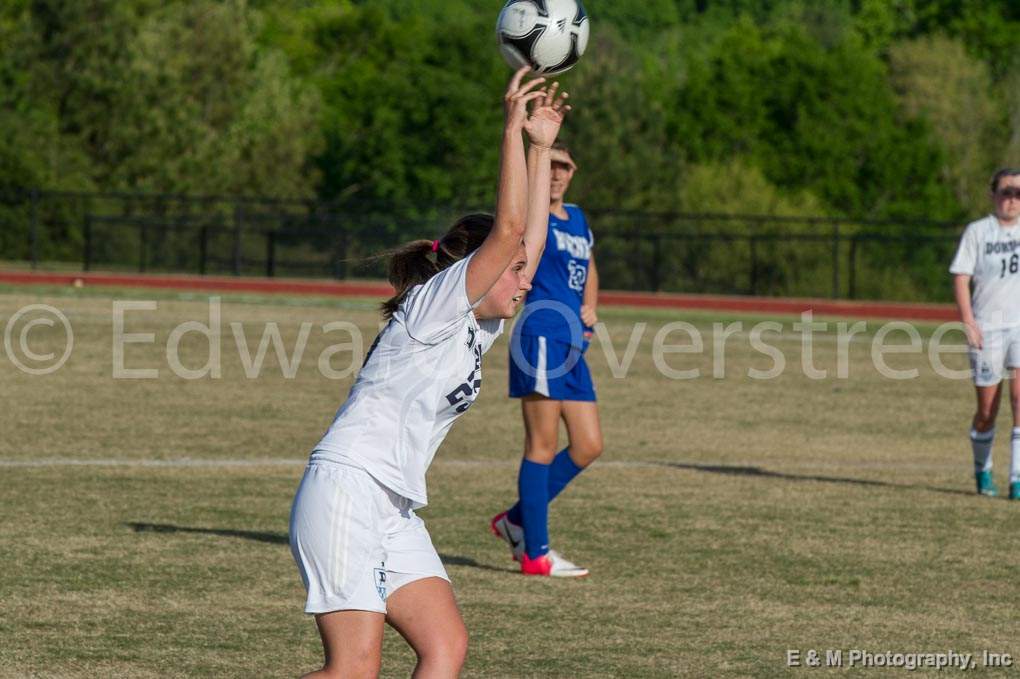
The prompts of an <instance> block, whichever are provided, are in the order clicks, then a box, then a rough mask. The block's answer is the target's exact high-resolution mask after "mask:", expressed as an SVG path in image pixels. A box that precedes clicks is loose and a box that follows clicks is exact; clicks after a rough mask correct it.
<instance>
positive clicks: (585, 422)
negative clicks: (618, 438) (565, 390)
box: [561, 401, 602, 467]
mask: <svg viewBox="0 0 1020 679" xmlns="http://www.w3.org/2000/svg"><path fill="white" fill-rule="evenodd" d="M561 412H562V414H563V421H564V422H565V423H566V425H567V435H568V436H570V459H571V460H573V461H574V464H576V465H577V466H578V467H587V466H588V465H590V464H591V463H592V462H594V461H595V460H597V459H598V457H599V455H601V454H602V425H601V424H600V423H599V408H598V405H596V403H595V402H594V401H563V407H562V411H561Z"/></svg>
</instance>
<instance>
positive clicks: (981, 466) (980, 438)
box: [970, 427, 1017, 474]
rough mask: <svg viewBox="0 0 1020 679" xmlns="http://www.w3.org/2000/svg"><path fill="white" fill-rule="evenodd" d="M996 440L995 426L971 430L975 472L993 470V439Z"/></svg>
mask: <svg viewBox="0 0 1020 679" xmlns="http://www.w3.org/2000/svg"><path fill="white" fill-rule="evenodd" d="M1013 431H1014V432H1016V431H1017V430H1016V429H1014V430H1013ZM1015 435H1016V434H1015V433H1014V436H1015ZM994 440H995V427H992V428H991V429H989V430H988V431H977V430H976V429H971V430H970V446H971V448H972V449H973V450H974V473H975V474H977V473H978V472H988V471H991V470H992V441H994Z"/></svg>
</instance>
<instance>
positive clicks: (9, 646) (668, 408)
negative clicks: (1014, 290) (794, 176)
mask: <svg viewBox="0 0 1020 679" xmlns="http://www.w3.org/2000/svg"><path fill="white" fill-rule="evenodd" d="M114 299H119V300H153V301H155V302H156V303H157V304H158V309H157V310H155V311H132V312H129V313H128V314H127V321H126V329H127V332H132V333H153V334H154V335H155V342H154V343H151V344H143V343H134V344H129V345H127V346H126V348H125V351H124V355H125V364H126V366H127V367H129V368H150V369H151V368H154V369H157V370H158V371H159V377H158V378H156V379H136V380H126V379H114V378H113V377H112V373H113V365H114V361H113V330H112V313H111V309H112V303H113V300H114ZM33 303H45V304H49V305H52V306H53V307H56V308H57V309H59V310H60V311H61V312H62V313H63V314H65V315H66V316H67V318H68V319H69V321H70V323H71V325H72V327H73V332H74V348H73V352H72V353H71V356H70V358H69V360H68V361H67V363H66V364H65V365H64V366H63V367H62V368H61V369H60V370H58V371H56V372H54V373H52V374H48V375H28V374H25V373H23V372H22V371H20V370H18V369H17V368H16V367H15V366H14V364H13V363H12V362H11V360H10V356H9V355H8V354H7V353H6V352H4V353H2V354H0V355H2V358H0V385H2V392H3V396H4V398H3V407H2V411H0V431H2V433H3V435H2V436H0V479H2V484H0V488H2V490H0V512H2V514H3V521H2V522H0V545H2V546H0V676H2V677H287V676H296V675H298V674H300V673H301V672H303V671H309V670H311V669H314V668H315V667H317V665H318V663H319V662H320V660H321V655H320V653H321V651H320V645H319V640H318V636H317V634H316V632H315V627H314V624H313V622H312V620H311V619H310V618H307V617H306V616H304V615H303V614H302V612H301V610H302V605H303V596H304V593H303V590H302V587H301V583H300V580H299V578H298V574H297V570H296V568H295V566H294V564H293V562H292V560H291V556H290V552H289V549H288V547H287V520H288V512H289V508H290V502H291V500H292V498H293V493H294V491H295V489H296V485H297V482H298V479H299V478H300V475H301V473H302V468H303V465H302V460H303V458H305V457H306V456H307V454H308V452H309V450H310V447H311V446H312V445H313V444H314V443H315V442H316V441H317V440H318V438H319V436H320V435H321V434H322V432H323V431H324V429H325V427H326V426H327V425H328V424H329V422H330V421H331V418H332V416H333V413H334V411H335V409H336V407H337V406H338V404H339V403H340V402H341V401H342V400H343V398H344V397H345V395H346V393H347V389H348V387H349V385H350V382H351V380H350V379H349V378H348V379H342V380H336V379H327V378H326V377H324V376H323V375H322V374H321V373H320V370H319V368H318V367H317V362H318V359H319V356H320V354H321V353H322V352H323V351H324V350H325V349H326V348H327V347H328V346H329V345H331V344H332V343H334V342H342V341H345V340H348V339H349V338H348V337H346V336H345V335H344V334H343V333H336V334H335V335H327V334H325V333H323V332H322V331H321V328H322V325H323V324H324V323H327V322H330V321H336V320H346V321H351V322H354V323H356V324H357V325H358V326H359V327H360V328H361V329H362V330H363V331H364V336H365V345H364V348H367V345H368V344H369V343H370V342H371V340H372V338H373V337H374V335H375V330H376V328H377V325H378V317H377V314H376V313H375V311H374V310H373V305H372V303H370V302H367V301H356V300H355V301H338V300H320V299H299V298H268V297H263V298H258V297H238V296H234V297H224V298H223V304H222V315H223V319H222V321H223V328H224V336H223V337H222V338H221V342H220V346H221V351H222V375H221V377H220V378H218V379H211V378H204V379H197V380H186V379H182V378H180V377H178V376H176V375H175V374H174V373H173V372H172V370H171V368H170V365H169V364H168V362H167V359H166V357H165V355H164V346H165V343H166V340H167V337H168V336H169V334H170V332H171V330H172V329H173V328H174V327H176V326H178V325H179V324H181V323H183V322H186V321H199V322H208V313H209V312H208V304H207V302H206V301H205V298H203V297H201V296H198V295H193V294H192V295H180V294H175V293H157V292H153V291H121V292H117V293H114V292H111V291H99V290H89V289H85V290H62V289H17V288H2V289H0V330H2V329H3V328H4V327H6V326H10V325H11V323H10V322H9V321H10V318H11V317H12V315H13V314H14V313H15V312H16V311H18V310H19V309H21V308H22V307H24V306H25V305H28V304H33ZM601 315H602V319H603V321H604V322H605V323H606V327H607V329H608V331H609V336H610V337H611V338H612V340H613V344H614V349H615V352H616V355H617V358H619V357H620V356H621V355H622V354H623V351H624V348H625V346H626V344H627V341H628V338H629V337H630V336H631V333H632V330H633V327H634V324H635V323H636V322H642V323H645V324H647V328H646V330H645V332H644V334H643V337H642V339H641V341H640V344H639V345H638V348H637V351H636V353H635V354H634V358H633V363H632V365H631V367H630V370H629V371H628V373H627V376H626V377H623V378H615V377H613V376H612V374H611V372H610V367H609V366H610V361H609V360H608V359H607V358H606V357H605V355H604V353H603V351H602V349H601V345H599V344H596V345H593V347H592V349H591V350H590V351H589V361H590V364H591V366H592V369H593V372H594V374H595V378H596V382H597V385H598V387H599V398H600V404H601V413H602V419H603V427H604V432H605V439H606V450H605V454H604V457H603V459H602V460H601V461H600V462H599V463H598V464H597V465H596V466H595V467H593V468H592V469H591V470H589V471H588V472H586V473H585V474H583V475H582V476H581V477H580V478H579V479H578V480H577V481H576V482H575V484H574V485H573V486H572V487H571V488H569V489H568V491H567V492H566V493H565V494H564V495H563V496H562V497H561V498H560V499H558V500H557V501H556V502H555V503H554V505H553V508H552V512H551V535H552V542H553V545H554V547H557V548H559V549H560V550H561V551H563V552H564V553H565V554H566V555H567V556H568V557H569V558H571V559H572V560H575V561H577V562H578V563H580V564H582V565H585V566H587V567H589V568H590V569H591V571H592V576H591V577H589V578H587V579H584V580H581V581H567V582H562V581H548V580H541V579H523V578H522V577H521V576H519V575H517V574H516V573H515V571H514V569H513V568H512V566H513V565H514V564H513V563H512V562H511V561H510V559H509V555H508V553H507V552H506V551H505V550H504V548H503V547H502V545H501V544H500V543H498V542H497V541H496V540H495V539H494V538H493V537H492V536H490V535H489V534H488V532H487V521H488V518H489V517H490V516H491V515H493V514H494V513H496V512H497V511H500V510H501V509H503V508H505V507H506V506H507V505H508V503H509V501H510V499H511V494H512V492H513V489H514V488H515V477H516V464H517V460H518V457H519V454H520V449H521V441H522V427H521V422H520V416H519V410H518V405H517V403H516V402H512V401H509V400H508V399H507V398H506V396H505V394H506V363H507V351H506V340H505V339H504V340H501V342H500V343H499V344H497V346H496V347H495V348H494V349H493V351H491V352H490V354H489V355H488V356H487V359H486V363H485V365H484V388H483V390H482V395H481V397H480V399H479V401H478V402H477V403H476V404H475V406H474V407H473V408H472V409H471V411H470V412H469V413H468V414H467V415H466V416H465V417H463V418H462V419H461V420H459V422H458V423H457V425H456V426H455V427H454V430H453V432H452V433H451V435H450V436H449V438H448V439H447V441H446V443H445V444H444V446H443V448H442V449H441V450H440V452H439V454H438V456H437V458H436V463H435V464H434V466H433V467H432V470H431V472H430V477H429V483H430V496H431V504H430V506H429V507H428V508H426V509H425V510H423V511H422V512H421V514H422V516H423V518H424V519H425V521H426V523H427V525H428V526H429V529H430V532H431V534H432V536H433V540H434V542H435V544H436V547H437V549H438V550H439V551H440V553H441V554H442V555H443V558H444V560H445V562H446V564H447V567H448V570H449V572H450V575H451V577H452V578H453V581H454V587H455V589H456V592H457V595H458V599H459V601H460V604H461V606H462V609H463V612H464V617H465V619H466V622H467V626H468V629H469V631H470V633H471V645H470V651H469V659H468V663H467V665H466V667H465V672H464V676H468V677H584V678H589V677H676V676H683V677H688V676H689V677H774V676H786V675H788V674H807V675H809V676H814V675H819V674H823V675H824V674H829V673H839V674H843V673H847V672H849V674H851V675H866V676H876V677H877V676H883V677H884V676H896V675H899V674H901V673H903V672H905V671H906V670H889V669H886V668H874V669H857V670H848V669H847V668H843V669H841V670H836V669H833V670H829V671H825V670H809V669H807V668H800V669H788V668H787V666H786V659H787V650H788V649H800V650H801V651H803V652H806V651H807V650H808V649H816V650H822V651H824V650H825V649H842V650H844V652H847V651H849V650H850V649H866V650H868V651H872V652H879V653H884V652H885V651H892V652H897V653H920V652H946V651H949V650H950V649H952V650H955V651H959V652H965V653H976V654H977V656H978V657H977V658H976V661H977V664H978V668H977V669H976V670H975V672H973V673H969V674H977V675H981V676H999V675H1001V676H1005V675H1006V674H1007V673H1011V672H1012V670H989V669H987V668H982V667H981V655H980V654H981V651H982V650H989V651H992V652H997V653H1010V654H1012V655H1013V656H1014V657H1020V641H1018V640H1017V638H1016V634H1015V627H1014V625H1015V621H1016V607H1017V603H1016V602H1017V598H1016V594H1015V590H1014V589H1013V585H1014V582H1013V577H1014V576H1015V572H1016V554H1018V553H1020V531H1018V530H1017V528H1018V526H1020V519H1018V517H1020V505H1016V506H1013V505H1011V504H1010V503H1009V502H1007V501H1005V500H1003V499H997V500H992V499H987V498H979V497H977V496H975V495H974V494H973V493H972V486H973V481H972V474H971V462H970V452H969V445H968V442H967V438H966V432H967V427H968V424H969V417H970V415H971V408H972V398H973V397H972V387H971V386H970V384H969V382H968V381H966V380H948V379H944V378H941V377H938V376H936V375H935V373H934V372H933V371H932V369H931V368H930V367H929V365H928V361H927V358H926V357H925V356H923V355H920V354H902V355H894V356H890V357H889V358H888V362H889V363H890V364H891V365H893V366H895V367H896V368H897V369H906V368H911V367H916V368H918V369H919V373H920V374H919V376H918V377H917V378H916V379H910V380H890V379H887V378H885V377H883V376H882V375H880V374H879V372H878V371H877V370H876V369H875V367H874V366H873V364H872V360H871V358H870V345H869V344H868V339H869V338H868V337H867V336H860V337H861V341H858V342H855V343H853V344H851V345H850V350H849V363H848V366H847V367H848V369H849V377H848V378H847V379H839V378H837V377H836V369H837V346H838V344H837V342H836V340H835V337H834V335H833V334H832V333H831V332H830V333H829V334H820V336H819V338H818V341H817V342H816V343H815V345H814V364H815V365H816V366H817V367H818V368H820V369H821V368H824V369H826V370H828V372H829V375H828V377H827V378H826V379H817V380H816V379H809V378H808V377H807V376H805V374H804V371H803V370H802V369H801V368H800V360H801V344H800V341H799V339H797V338H796V337H794V336H793V335H789V336H786V335H784V336H783V337H782V338H781V341H777V340H772V341H770V344H773V345H774V346H776V347H778V348H780V349H782V351H783V352H784V354H785V355H786V358H787V363H788V368H787V370H786V371H785V372H784V374H783V375H782V376H781V377H778V378H776V379H771V380H753V379H749V378H748V377H747V370H748V369H749V368H756V369H759V370H767V369H768V368H770V367H771V365H772V362H771V359H770V358H769V357H767V356H765V355H763V354H762V353H760V352H757V351H754V350H752V348H751V346H750V344H749V343H748V339H747V336H746V331H747V330H749V329H750V326H751V325H752V324H753V322H754V321H755V320H758V319H752V318H746V317H745V318H740V317H727V318H715V317H713V316H711V315H706V314H685V313H679V312H654V311H633V310H622V309H620V310H613V309H604V310H603V311H602V313H601ZM677 320H684V321H688V322H691V323H693V324H694V325H695V326H697V327H698V328H701V329H704V330H708V329H709V328H710V327H711V324H712V323H713V322H714V321H726V322H733V321H738V320H739V321H741V322H743V323H744V332H745V335H735V336H734V337H732V338H730V340H729V341H728V346H729V350H728V352H727V354H726V359H727V360H726V364H725V371H724V374H725V377H724V378H722V379H715V378H713V377H712V360H711V355H710V354H711V348H712V342H711V339H709V338H708V337H707V336H706V345H707V346H706V351H705V354H704V355H700V356H699V355H693V354H670V355H668V356H667V357H666V360H667V361H668V362H669V365H670V366H671V367H672V368H673V369H676V370H679V369H692V368H699V369H700V370H701V373H702V375H701V377H700V378H698V379H690V380H673V379H669V378H667V377H665V376H663V375H662V374H661V373H660V371H659V370H658V369H657V368H656V366H655V363H654V361H653V352H652V345H653V338H654V336H655V333H656V332H657V331H658V329H660V328H661V327H662V326H664V325H665V324H667V323H669V322H672V321H677ZM773 320H775V319H773ZM778 320H780V321H781V322H782V323H783V324H784V329H785V331H786V332H787V333H792V332H793V331H792V329H791V325H790V324H791V322H792V319H778ZM232 322H233V323H241V324H242V325H241V326H240V327H241V328H242V329H243V331H244V335H245V337H246V338H247V342H248V345H249V347H250V348H251V350H252V351H253V352H254V347H255V346H256V345H257V343H258V338H259V336H260V335H261V333H262V331H263V329H264V328H265V327H266V323H269V322H275V323H277V324H278V326H279V328H280V331H281V334H282V337H283V339H284V342H285V344H286V346H287V347H289V348H293V347H294V345H295V342H296V340H297V338H298V335H299V329H300V327H301V324H302V323H303V322H307V323H310V324H312V326H311V330H310V331H309V336H308V341H307V348H306V349H305V352H304V356H303V359H302V361H301V363H300V367H299V368H298V369H297V372H296V375H295V376H294V377H293V378H292V379H290V378H287V377H285V376H284V375H283V373H282V370H281V367H280V364H279V363H278V361H277V359H276V356H275V354H274V352H273V350H272V349H271V348H270V349H269V351H268V354H267V357H266V360H265V366H264V368H263V370H262V374H261V376H260V377H258V378H255V379H249V378H247V377H246V376H245V372H244V368H243V366H242V362H241V360H240V358H239V354H238V350H237V348H236V346H235V339H234V337H233V336H232V334H231V330H230V328H229V324H230V323H232ZM20 327H21V326H18V328H20ZM18 328H14V329H13V330H12V332H11V333H10V335H11V337H12V338H13V341H15V342H17V340H18V337H19V333H20V330H19V329H18ZM877 328H878V325H877V324H876V323H871V324H869V333H873V332H874V330H876V329H877ZM921 331H922V334H924V335H925V336H927V335H929V334H930V332H931V328H921ZM766 337H767V338H768V335H766ZM30 339H31V343H30V348H31V349H32V350H33V351H34V352H36V353H39V354H42V353H46V352H48V351H53V352H55V353H57V354H59V353H60V352H61V351H62V348H63V339H64V336H63V331H62V330H60V329H59V327H58V328H56V329H47V328H45V327H43V326H37V327H35V328H34V329H33V330H32V331H31V334H30ZM671 341H678V342H682V341H683V340H682V339H676V338H674V339H673V340H671ZM355 354H357V352H355V351H350V352H347V353H346V354H345V353H339V354H337V355H336V356H334V357H333V362H332V365H333V366H334V367H335V369H337V370H342V369H343V368H344V367H346V366H347V365H350V364H352V363H358V364H360V356H356V355H355ZM181 355H182V362H183V364H184V365H185V366H187V367H190V368H198V367H201V366H202V365H203V364H204V363H205V361H206V358H207V357H208V344H207V343H206V342H205V340H204V338H202V337H201V336H199V335H196V334H194V333H192V334H189V335H186V336H185V339H184V340H183V343H182V352H181ZM946 363H947V364H948V365H950V366H952V367H954V368H957V369H959V368H963V367H965V365H966V361H965V357H963V356H960V355H953V356H949V357H947V358H946ZM1003 411H1004V412H1003V413H1002V419H1001V420H1000V422H999V431H1000V435H999V439H998V441H997V444H996V453H995V456H996V457H995V459H996V474H997V477H998V481H999V485H1000V489H1002V488H1003V486H1004V483H1005V474H1006V472H1005V470H1006V469H1007V468H1008V443H1007V442H1006V440H1007V439H1008V432H1009V426H1010V423H1009V421H1008V419H1007V412H1006V411H1008V407H1006V408H1004V409H1003ZM413 661H414V659H413V656H412V654H411V652H410V651H409V650H408V648H407V647H406V646H405V645H404V643H403V641H402V640H401V639H400V638H399V637H398V636H397V635H396V634H395V633H392V632H388V633H387V639H386V645H385V648H384V660H383V672H382V675H383V676H386V677H390V676H407V675H408V674H409V672H410V668H411V667H412V666H413ZM947 671H949V670H945V671H944V672H943V673H945V672H947ZM955 671H957V670H953V672H955ZM912 674H913V675H915V676H929V675H935V674H937V673H936V672H935V671H934V670H918V671H917V672H914V673H912Z"/></svg>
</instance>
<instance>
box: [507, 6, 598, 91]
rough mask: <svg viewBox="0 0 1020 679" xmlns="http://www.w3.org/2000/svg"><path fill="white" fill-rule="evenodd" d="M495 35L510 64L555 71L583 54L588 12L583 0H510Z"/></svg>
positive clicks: (533, 71)
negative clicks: (582, 2) (585, 9)
mask: <svg viewBox="0 0 1020 679" xmlns="http://www.w3.org/2000/svg"><path fill="white" fill-rule="evenodd" d="M496 36H497V37H498V38H499V51H500V52H501V53H502V55H503V58H504V59H506V62H507V63H508V64H510V67H511V68H513V69H518V68H520V67H521V66H531V71H532V73H537V74H541V75H556V74H558V73H563V72H564V71H566V70H567V69H569V68H570V67H571V66H573V65H574V64H576V63H577V60H578V59H580V58H581V55H582V54H584V48H585V47H587V46H588V15H587V14H586V13H585V11H584V6H583V5H582V4H581V0H510V1H509V2H508V3H506V6H504V7H503V11H502V12H500V13H499V19H498V20H497V21H496Z"/></svg>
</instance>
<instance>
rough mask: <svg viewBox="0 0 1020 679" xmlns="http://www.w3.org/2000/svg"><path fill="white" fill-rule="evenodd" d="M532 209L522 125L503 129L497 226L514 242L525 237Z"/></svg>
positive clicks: (497, 200) (502, 234) (497, 197)
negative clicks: (528, 212) (528, 217)
mask: <svg viewBox="0 0 1020 679" xmlns="http://www.w3.org/2000/svg"><path fill="white" fill-rule="evenodd" d="M527 209H528V170H527V163H526V160H525V158H524V142H523V139H522V137H521V131H520V130H519V129H509V128H508V129H506V130H504V131H503V145H502V149H501V152H500V164H499V189H498V191H497V194H496V224H495V228H496V229H497V230H499V231H500V232H501V234H500V235H501V236H504V237H506V238H510V239H513V240H514V242H517V241H519V240H520V239H521V238H522V237H524V228H525V220H526V219H527Z"/></svg>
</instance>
